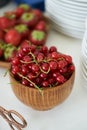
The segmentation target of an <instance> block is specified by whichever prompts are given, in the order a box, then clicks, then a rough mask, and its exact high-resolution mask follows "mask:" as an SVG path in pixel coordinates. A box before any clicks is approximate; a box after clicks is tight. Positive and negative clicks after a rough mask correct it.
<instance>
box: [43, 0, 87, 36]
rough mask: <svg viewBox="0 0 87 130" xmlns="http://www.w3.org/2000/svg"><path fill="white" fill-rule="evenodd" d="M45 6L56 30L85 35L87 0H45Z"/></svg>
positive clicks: (70, 34) (74, 34)
mask: <svg viewBox="0 0 87 130" xmlns="http://www.w3.org/2000/svg"><path fill="white" fill-rule="evenodd" d="M45 8H46V12H47V14H48V16H49V17H50V19H51V21H52V24H53V27H54V28H55V29H56V30H58V31H60V32H62V33H64V34H67V35H69V36H72V37H76V38H82V37H83V34H84V30H85V18H86V16H87V0H45Z"/></svg>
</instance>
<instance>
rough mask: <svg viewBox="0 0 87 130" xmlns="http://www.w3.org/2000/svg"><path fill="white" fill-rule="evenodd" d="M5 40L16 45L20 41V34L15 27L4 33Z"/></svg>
mask: <svg viewBox="0 0 87 130" xmlns="http://www.w3.org/2000/svg"><path fill="white" fill-rule="evenodd" d="M5 41H6V43H9V44H12V45H14V46H18V45H19V44H20V41H21V34H20V33H19V32H18V31H17V30H15V29H10V30H8V32H7V33H6V35H5Z"/></svg>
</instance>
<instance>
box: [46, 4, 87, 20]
mask: <svg viewBox="0 0 87 130" xmlns="http://www.w3.org/2000/svg"><path fill="white" fill-rule="evenodd" d="M47 10H48V12H50V13H51V12H52V13H53V14H54V15H56V17H59V16H60V17H64V18H66V19H71V20H74V21H77V22H84V21H85V19H86V16H85V15H82V16H78V17H77V15H71V14H69V13H66V12H65V11H64V10H60V9H58V11H56V10H54V9H53V8H52V7H51V6H50V5H47V6H46V11H47ZM53 10H54V11H53Z"/></svg>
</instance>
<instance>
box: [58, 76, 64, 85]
mask: <svg viewBox="0 0 87 130" xmlns="http://www.w3.org/2000/svg"><path fill="white" fill-rule="evenodd" d="M56 80H57V82H58V83H59V84H60V83H64V82H65V78H64V76H63V75H59V76H58V77H56Z"/></svg>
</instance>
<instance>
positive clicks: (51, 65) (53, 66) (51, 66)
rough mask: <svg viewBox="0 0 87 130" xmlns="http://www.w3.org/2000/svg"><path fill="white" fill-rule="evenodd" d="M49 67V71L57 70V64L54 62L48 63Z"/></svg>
mask: <svg viewBox="0 0 87 130" xmlns="http://www.w3.org/2000/svg"><path fill="white" fill-rule="evenodd" d="M49 65H50V69H51V70H55V69H57V62H56V61H51V62H50V63H49Z"/></svg>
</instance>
